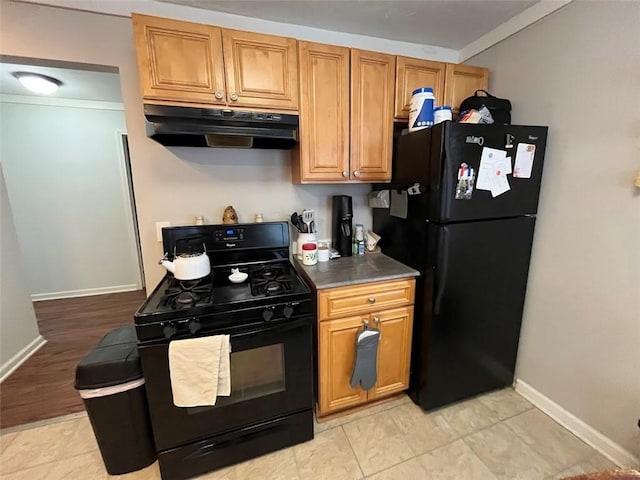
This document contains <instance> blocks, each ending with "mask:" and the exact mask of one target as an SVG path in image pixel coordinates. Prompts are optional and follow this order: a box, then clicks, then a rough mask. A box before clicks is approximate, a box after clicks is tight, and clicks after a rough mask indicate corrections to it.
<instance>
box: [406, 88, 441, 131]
mask: <svg viewBox="0 0 640 480" xmlns="http://www.w3.org/2000/svg"><path fill="white" fill-rule="evenodd" d="M435 101H436V98H435V96H434V95H433V88H430V87H422V88H416V89H415V90H414V91H413V94H412V96H411V108H410V109H409V131H410V132H413V131H415V130H421V129H423V128H427V127H432V126H433V107H434V104H435Z"/></svg>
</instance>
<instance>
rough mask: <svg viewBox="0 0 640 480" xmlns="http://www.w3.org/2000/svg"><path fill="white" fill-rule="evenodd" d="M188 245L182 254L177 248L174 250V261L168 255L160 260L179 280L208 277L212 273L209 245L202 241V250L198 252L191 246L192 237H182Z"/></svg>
mask: <svg viewBox="0 0 640 480" xmlns="http://www.w3.org/2000/svg"><path fill="white" fill-rule="evenodd" d="M181 240H183V241H184V242H185V244H186V245H187V247H186V250H185V251H184V252H182V253H180V254H176V248H175V247H174V251H173V261H169V259H168V255H167V254H166V253H165V254H164V257H162V258H161V259H160V261H159V262H158V263H159V264H160V265H162V266H163V267H164V268H166V269H167V270H168V271H169V272H171V273H173V276H174V277H176V278H177V279H178V280H197V279H199V278H202V277H206V276H207V275H209V274H210V273H211V263H210V262H209V256H208V255H207V247H206V245H205V244H204V242H203V243H202V251H201V252H196V251H193V249H191V248H190V247H189V240H191V239H190V238H185V239H181Z"/></svg>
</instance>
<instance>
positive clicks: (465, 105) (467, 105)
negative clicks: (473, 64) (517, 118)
mask: <svg viewBox="0 0 640 480" xmlns="http://www.w3.org/2000/svg"><path fill="white" fill-rule="evenodd" d="M478 92H483V93H484V94H485V95H478ZM483 105H484V106H486V107H487V108H488V109H489V112H491V116H492V117H493V121H494V122H495V123H497V124H510V123H511V102H510V101H509V100H507V99H506V98H498V97H494V96H493V95H491V94H490V93H489V92H487V91H486V90H476V91H475V92H474V93H473V95H472V96H470V97H467V98H465V99H464V100H463V101H462V103H461V104H460V113H462V112H464V111H466V110H471V109H474V110H480V109H481V108H482V106H483Z"/></svg>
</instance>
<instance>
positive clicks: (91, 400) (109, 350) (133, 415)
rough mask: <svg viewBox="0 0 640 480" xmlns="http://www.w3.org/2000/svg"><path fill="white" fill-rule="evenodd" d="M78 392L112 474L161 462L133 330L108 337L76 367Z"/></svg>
mask: <svg viewBox="0 0 640 480" xmlns="http://www.w3.org/2000/svg"><path fill="white" fill-rule="evenodd" d="M76 389H77V390H79V391H80V396H81V397H82V399H83V400H84V405H85V408H86V409H87V413H88V415H89V420H90V421H91V426H92V427H93V433H94V434H95V436H96V440H97V442H98V447H99V448H100V453H101V455H102V460H103V461H104V465H105V467H106V469H107V472H108V473H109V474H111V475H121V474H123V473H129V472H133V471H135V470H140V469H141V468H144V467H146V466H148V465H151V464H152V463H153V462H154V461H155V460H156V458H157V454H156V448H155V445H154V442H153V431H152V429H151V420H150V419H149V408H148V406H147V394H146V390H145V386H144V377H143V376H142V366H141V364H140V357H139V355H138V347H137V338H136V332H135V327H134V326H133V325H127V326H124V327H120V328H116V329H115V330H112V331H111V332H109V333H107V334H106V335H105V336H104V337H103V338H102V340H100V343H98V345H96V347H95V348H94V349H93V350H92V351H91V352H89V354H87V356H86V357H85V358H84V359H82V361H81V362H80V363H79V364H78V367H77V369H76Z"/></svg>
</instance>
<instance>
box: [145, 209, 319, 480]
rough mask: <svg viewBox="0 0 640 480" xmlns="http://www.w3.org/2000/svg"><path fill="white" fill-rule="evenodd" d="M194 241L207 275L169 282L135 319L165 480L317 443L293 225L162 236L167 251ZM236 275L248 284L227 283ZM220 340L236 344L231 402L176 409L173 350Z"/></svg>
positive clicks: (304, 298)
mask: <svg viewBox="0 0 640 480" xmlns="http://www.w3.org/2000/svg"><path fill="white" fill-rule="evenodd" d="M195 236H199V237H201V239H202V243H204V245H205V249H206V253H207V255H208V256H209V259H210V263H211V267H212V268H211V274H210V275H208V276H206V277H204V278H200V279H197V280H189V281H184V280H177V279H176V278H174V276H173V275H172V274H170V273H167V275H166V276H165V277H164V278H163V279H162V281H161V282H160V284H159V285H158V286H157V287H156V288H155V290H154V291H153V292H152V293H151V295H150V296H149V298H148V299H147V300H146V301H145V303H144V304H143V305H142V306H141V307H140V309H139V310H138V312H136V314H135V316H134V320H135V324H136V331H137V334H138V339H139V350H140V356H141V359H142V366H143V371H144V375H145V381H146V388H147V394H148V399H149V400H148V401H149V409H150V413H151V419H152V424H153V429H154V436H155V440H156V447H157V449H158V458H159V462H160V470H161V474H162V478H163V479H164V480H181V479H185V478H190V477H193V476H196V475H200V474H202V473H205V472H208V471H211V470H215V469H217V468H222V467H224V466H227V465H230V464H233V463H237V462H240V461H243V460H247V459H249V458H252V457H255V456H258V455H262V454H264V453H268V452H271V451H274V450H278V449H280V448H284V447H287V446H290V445H294V444H296V443H300V442H303V441H306V440H310V439H312V438H313V413H312V406H313V400H312V382H313V377H312V325H313V317H314V313H313V306H312V301H311V298H312V297H311V291H310V289H309V287H308V286H307V285H306V284H305V282H304V281H303V280H302V278H301V277H300V276H299V275H298V274H297V273H296V271H295V269H294V268H293V266H292V265H291V263H290V261H289V227H288V224H287V222H266V223H255V224H239V225H202V226H190V227H173V228H164V229H163V247H164V251H166V252H174V246H176V244H179V242H178V241H179V240H180V239H181V238H182V239H184V238H186V237H190V238H193V237H195ZM176 253H177V254H179V253H180V252H176ZM232 269H234V271H236V269H237V271H239V272H241V273H246V274H247V279H246V281H244V282H242V283H233V282H231V280H230V279H229V275H231V273H232ZM219 334H225V335H230V341H231V356H230V364H231V395H230V396H229V397H219V398H218V401H217V402H216V405H215V406H213V407H189V408H181V407H176V406H175V405H174V404H173V397H172V391H171V381H170V376H169V362H168V349H169V343H170V342H171V341H174V340H180V339H187V338H193V337H201V336H207V335H219Z"/></svg>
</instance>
